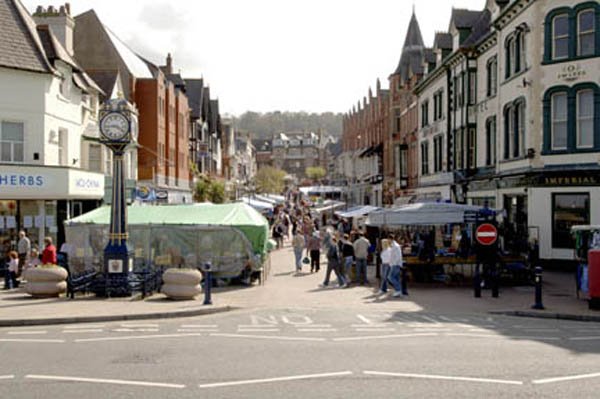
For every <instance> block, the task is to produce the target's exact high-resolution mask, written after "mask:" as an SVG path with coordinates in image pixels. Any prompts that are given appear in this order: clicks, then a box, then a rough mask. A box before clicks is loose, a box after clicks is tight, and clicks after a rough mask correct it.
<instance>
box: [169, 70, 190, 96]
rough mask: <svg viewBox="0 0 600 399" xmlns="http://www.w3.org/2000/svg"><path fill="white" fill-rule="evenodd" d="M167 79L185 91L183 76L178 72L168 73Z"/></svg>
mask: <svg viewBox="0 0 600 399" xmlns="http://www.w3.org/2000/svg"><path fill="white" fill-rule="evenodd" d="M166 76H167V79H169V80H170V81H171V82H173V84H174V85H175V87H177V88H179V89H182V90H183V91H184V92H185V89H186V88H185V81H184V80H183V78H182V77H181V74H179V73H172V74H169V75H166Z"/></svg>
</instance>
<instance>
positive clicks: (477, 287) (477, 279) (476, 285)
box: [473, 264, 481, 298]
mask: <svg viewBox="0 0 600 399" xmlns="http://www.w3.org/2000/svg"><path fill="white" fill-rule="evenodd" d="M473 290H474V296H475V298H481V274H480V272H479V264H477V265H476V266H475V275H474V276H473Z"/></svg>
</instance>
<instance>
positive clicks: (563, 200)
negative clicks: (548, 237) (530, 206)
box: [552, 193, 590, 248]
mask: <svg viewBox="0 0 600 399" xmlns="http://www.w3.org/2000/svg"><path fill="white" fill-rule="evenodd" d="M589 223H590V195H589V194H588V193H565V194H562V193H561V194H553V195H552V247H554V248H574V242H573V236H572V234H571V227H572V226H574V225H578V224H589Z"/></svg>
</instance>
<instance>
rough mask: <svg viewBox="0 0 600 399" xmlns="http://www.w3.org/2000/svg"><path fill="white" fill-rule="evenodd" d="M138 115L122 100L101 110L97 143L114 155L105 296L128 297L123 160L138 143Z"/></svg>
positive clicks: (128, 253)
mask: <svg viewBox="0 0 600 399" xmlns="http://www.w3.org/2000/svg"><path fill="white" fill-rule="evenodd" d="M136 118H137V115H136V111H135V109H134V107H133V106H132V105H131V104H129V103H128V102H127V101H126V100H125V99H122V98H119V99H112V100H108V101H107V102H106V103H104V104H103V106H102V109H101V110H100V141H101V142H102V144H104V145H106V146H107V147H108V148H109V149H110V150H111V151H112V153H113V175H112V203H111V212H110V229H109V234H108V244H107V245H106V247H105V248H104V276H105V290H104V295H106V296H129V295H131V287H130V285H129V274H130V272H131V271H132V269H133V251H132V250H130V248H129V246H128V244H127V239H128V238H129V235H128V233H127V198H126V196H125V170H124V159H123V158H124V156H125V153H126V152H127V150H128V149H129V147H130V145H131V144H132V143H135V142H136V141H137V127H136V126H137V123H136V121H137V119H136Z"/></svg>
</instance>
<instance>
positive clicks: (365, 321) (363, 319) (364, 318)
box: [356, 314, 373, 324]
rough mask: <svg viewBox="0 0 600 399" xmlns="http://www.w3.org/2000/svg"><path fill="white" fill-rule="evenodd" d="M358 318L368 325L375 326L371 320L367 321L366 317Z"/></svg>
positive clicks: (359, 316) (358, 315)
mask: <svg viewBox="0 0 600 399" xmlns="http://www.w3.org/2000/svg"><path fill="white" fill-rule="evenodd" d="M356 317H357V318H359V319H360V320H361V321H362V322H364V323H366V324H373V322H372V321H371V320H369V319H367V318H366V317H365V316H363V315H361V314H357V315H356Z"/></svg>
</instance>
